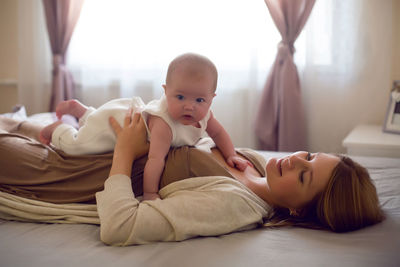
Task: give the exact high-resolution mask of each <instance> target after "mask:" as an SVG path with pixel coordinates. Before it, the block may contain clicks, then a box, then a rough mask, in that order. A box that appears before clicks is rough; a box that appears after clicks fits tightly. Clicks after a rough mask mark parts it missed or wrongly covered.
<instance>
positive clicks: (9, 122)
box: [0, 116, 44, 141]
mask: <svg viewBox="0 0 400 267" xmlns="http://www.w3.org/2000/svg"><path fill="white" fill-rule="evenodd" d="M43 128H44V127H43V126H42V125H40V124H37V123H31V122H29V121H20V120H15V119H11V118H7V117H4V116H0V133H1V132H6V133H13V134H20V135H24V136H27V137H30V138H33V139H35V140H37V141H39V133H40V131H41V130H42V129H43Z"/></svg>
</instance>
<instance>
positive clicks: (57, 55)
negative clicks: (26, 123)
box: [43, 0, 84, 111]
mask: <svg viewBox="0 0 400 267" xmlns="http://www.w3.org/2000/svg"><path fill="white" fill-rule="evenodd" d="M83 1H84V0H43V6H44V11H45V16H46V24H47V31H48V33H49V38H50V45H51V51H52V54H53V71H52V86H51V87H52V89H51V100H50V111H54V110H55V108H56V106H57V104H58V103H59V102H61V101H63V100H67V99H71V98H73V97H74V81H73V78H72V74H71V73H70V72H69V71H68V69H67V67H66V62H65V55H66V52H67V48H68V45H69V42H70V40H71V36H72V33H73V31H74V28H75V25H76V23H77V21H78V18H79V15H80V12H81V9H82V4H83Z"/></svg>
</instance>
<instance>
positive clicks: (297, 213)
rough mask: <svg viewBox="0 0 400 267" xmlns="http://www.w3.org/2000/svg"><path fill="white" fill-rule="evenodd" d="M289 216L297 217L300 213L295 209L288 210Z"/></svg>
mask: <svg viewBox="0 0 400 267" xmlns="http://www.w3.org/2000/svg"><path fill="white" fill-rule="evenodd" d="M289 213H290V216H293V217H298V216H299V215H300V212H299V211H298V210H297V209H289Z"/></svg>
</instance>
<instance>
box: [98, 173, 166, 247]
mask: <svg viewBox="0 0 400 267" xmlns="http://www.w3.org/2000/svg"><path fill="white" fill-rule="evenodd" d="M96 201H97V211H98V214H99V218H100V238H101V240H102V241H103V242H104V243H106V244H108V245H115V246H126V245H131V244H145V243H150V242H152V241H159V240H166V241H167V240H171V239H172V237H171V233H172V232H173V231H172V228H171V226H170V225H169V223H168V221H166V220H165V219H164V218H163V217H162V215H161V214H160V213H159V212H157V210H155V209H153V208H152V207H151V206H148V205H146V204H145V202H143V203H140V202H139V201H138V200H137V199H136V198H135V195H134V193H133V191H132V187H131V181H130V178H129V177H128V176H125V175H114V176H111V177H109V178H108V179H107V180H106V182H105V184H104V190H103V191H101V192H97V193H96ZM143 229H145V230H146V229H147V231H143Z"/></svg>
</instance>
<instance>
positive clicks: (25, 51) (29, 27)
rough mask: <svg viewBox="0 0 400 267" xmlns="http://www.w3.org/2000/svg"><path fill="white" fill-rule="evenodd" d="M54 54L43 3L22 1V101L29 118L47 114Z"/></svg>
mask: <svg viewBox="0 0 400 267" xmlns="http://www.w3.org/2000/svg"><path fill="white" fill-rule="evenodd" d="M51 66H52V62H51V50H50V43H49V39H48V35H47V29H46V20H45V16H44V11H43V6H42V1H41V0H31V1H27V0H18V101H19V103H21V104H23V105H25V107H26V110H27V112H28V113H29V114H33V113H38V112H46V111H47V110H48V107H49V101H50V94H51V93H50V91H51Z"/></svg>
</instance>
